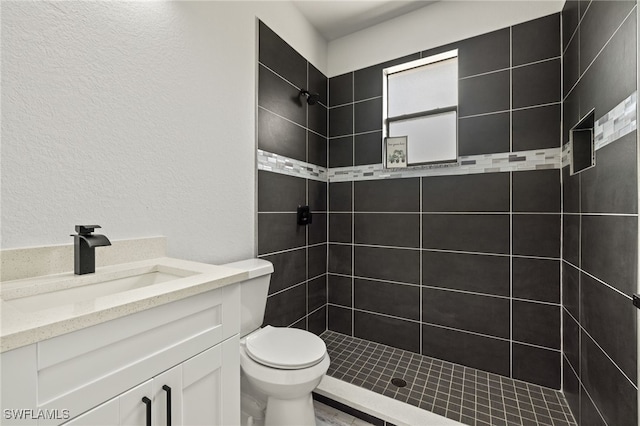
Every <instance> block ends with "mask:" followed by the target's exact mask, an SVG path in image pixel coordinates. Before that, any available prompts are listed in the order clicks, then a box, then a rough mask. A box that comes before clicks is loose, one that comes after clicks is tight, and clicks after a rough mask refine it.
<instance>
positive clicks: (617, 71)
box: [579, 2, 638, 117]
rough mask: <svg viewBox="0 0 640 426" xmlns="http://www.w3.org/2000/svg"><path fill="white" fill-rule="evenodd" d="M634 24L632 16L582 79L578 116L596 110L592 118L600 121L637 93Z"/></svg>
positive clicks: (635, 26) (634, 18) (636, 50)
mask: <svg viewBox="0 0 640 426" xmlns="http://www.w3.org/2000/svg"><path fill="white" fill-rule="evenodd" d="M598 3H601V2H598ZM602 3H607V2H602ZM615 3H616V4H617V3H618V2H615ZM636 20H637V19H636V16H635V14H634V15H631V16H630V17H629V18H628V19H627V20H626V21H625V22H624V24H623V25H622V27H620V29H619V30H618V32H617V33H616V34H615V35H614V36H613V38H612V39H611V41H610V42H609V43H608V44H607V47H606V48H605V49H604V50H603V51H602V53H600V55H598V57H597V59H596V60H595V62H594V63H593V65H591V67H590V68H589V69H588V70H587V71H586V72H585V74H584V76H583V77H582V80H581V85H580V96H579V100H580V115H585V114H586V113H588V112H589V111H590V110H591V109H592V108H595V110H596V111H595V116H596V117H602V116H603V115H604V114H606V113H607V112H609V111H610V110H611V109H613V108H614V107H615V106H616V105H618V104H619V103H620V102H621V101H622V100H624V99H626V98H627V97H628V96H629V95H630V94H631V93H633V92H634V91H635V90H637V79H636V66H637V58H638V47H637V44H636V42H635V38H636V28H637V24H636Z"/></svg>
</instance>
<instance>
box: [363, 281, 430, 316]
mask: <svg viewBox="0 0 640 426" xmlns="http://www.w3.org/2000/svg"><path fill="white" fill-rule="evenodd" d="M353 297H354V299H353V306H354V308H356V309H362V310H364V311H372V312H375V313H381V314H387V315H392V316H395V317H400V318H406V319H411V320H415V321H420V287H418V286H414V285H406V284H393V283H383V282H379V281H370V280H363V279H355V280H354V281H353Z"/></svg>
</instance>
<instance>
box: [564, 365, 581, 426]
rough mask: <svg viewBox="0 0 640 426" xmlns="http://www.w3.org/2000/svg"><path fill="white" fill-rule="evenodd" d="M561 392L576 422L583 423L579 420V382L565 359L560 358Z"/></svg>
mask: <svg viewBox="0 0 640 426" xmlns="http://www.w3.org/2000/svg"><path fill="white" fill-rule="evenodd" d="M562 393H563V394H564V396H565V398H567V403H568V404H569V408H570V409H571V412H572V413H573V416H574V418H575V420H576V422H577V423H578V424H579V425H581V424H584V423H582V422H581V421H580V382H579V381H578V376H576V373H574V372H573V370H572V369H571V367H570V366H569V364H568V363H567V360H565V359H563V360H562Z"/></svg>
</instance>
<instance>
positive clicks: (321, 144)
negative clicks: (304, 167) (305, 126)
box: [307, 131, 329, 167]
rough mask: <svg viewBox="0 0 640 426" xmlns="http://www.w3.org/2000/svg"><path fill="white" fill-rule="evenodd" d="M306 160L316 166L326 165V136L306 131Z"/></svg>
mask: <svg viewBox="0 0 640 426" xmlns="http://www.w3.org/2000/svg"><path fill="white" fill-rule="evenodd" d="M307 142H308V145H309V146H308V148H307V151H308V152H307V162H309V163H311V164H315V165H317V166H322V167H327V147H328V144H329V142H328V140H327V138H325V137H323V136H320V135H318V134H316V133H313V132H310V131H307Z"/></svg>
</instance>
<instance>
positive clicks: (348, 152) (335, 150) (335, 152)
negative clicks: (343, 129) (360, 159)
mask: <svg viewBox="0 0 640 426" xmlns="http://www.w3.org/2000/svg"><path fill="white" fill-rule="evenodd" d="M348 166H353V136H345V137H341V138H335V139H329V167H348Z"/></svg>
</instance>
